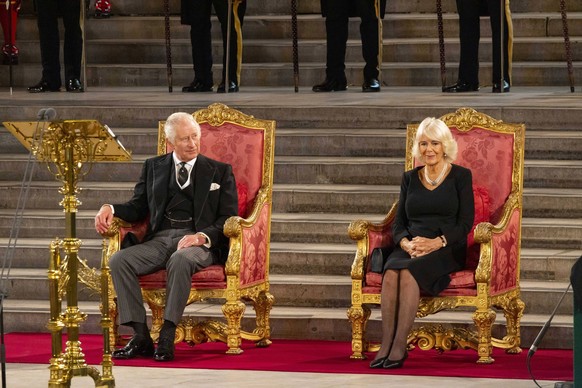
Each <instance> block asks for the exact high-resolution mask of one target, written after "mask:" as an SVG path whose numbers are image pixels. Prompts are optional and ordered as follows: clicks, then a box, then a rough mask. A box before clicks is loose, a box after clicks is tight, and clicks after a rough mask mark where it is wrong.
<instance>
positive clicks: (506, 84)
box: [491, 81, 510, 93]
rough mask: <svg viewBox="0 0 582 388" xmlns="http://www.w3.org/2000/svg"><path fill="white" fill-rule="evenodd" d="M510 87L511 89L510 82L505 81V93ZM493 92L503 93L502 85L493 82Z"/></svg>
mask: <svg viewBox="0 0 582 388" xmlns="http://www.w3.org/2000/svg"><path fill="white" fill-rule="evenodd" d="M509 89H510V86H509V82H507V81H503V93H507V92H509ZM491 92H493V93H501V87H500V86H499V84H498V83H494V84H493V88H492V90H491Z"/></svg>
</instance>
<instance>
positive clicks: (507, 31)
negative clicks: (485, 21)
mask: <svg viewBox="0 0 582 388" xmlns="http://www.w3.org/2000/svg"><path fill="white" fill-rule="evenodd" d="M502 3H504V4H505V6H504V9H503V28H502V25H501V19H502V18H501V11H502V10H501V5H502ZM457 12H458V13H459V38H460V41H461V55H460V60H459V76H458V78H457V83H456V84H454V85H451V86H447V87H446V88H444V89H443V91H444V92H448V93H461V92H472V91H477V90H479V37H480V26H479V17H480V16H481V15H489V18H490V20H491V39H492V42H491V43H492V57H493V69H492V73H493V74H492V76H493V88H492V91H493V93H502V92H509V89H510V87H511V57H512V51H513V25H512V23H511V11H510V10H509V0H505V1H500V0H457ZM502 32H503V37H502V36H501V34H502ZM502 41H503V57H502V54H501V51H502V50H501V45H502V44H501V42H502ZM502 58H503V60H502ZM502 65H503V74H502V72H501V67H502Z"/></svg>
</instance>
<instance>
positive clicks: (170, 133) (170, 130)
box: [164, 112, 200, 144]
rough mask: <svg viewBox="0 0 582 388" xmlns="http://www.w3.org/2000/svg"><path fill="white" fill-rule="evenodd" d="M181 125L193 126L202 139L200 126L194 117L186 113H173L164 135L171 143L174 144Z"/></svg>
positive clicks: (167, 121) (167, 122)
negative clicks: (177, 129) (177, 130)
mask: <svg viewBox="0 0 582 388" xmlns="http://www.w3.org/2000/svg"><path fill="white" fill-rule="evenodd" d="M180 125H191V126H193V127H194V128H195V130H196V132H197V133H198V136H199V137H200V125H199V124H198V123H197V122H196V120H195V119H194V116H192V115H191V114H190V113H186V112H176V113H172V114H171V115H170V116H169V117H168V119H167V120H166V123H165V124H164V133H165V135H166V139H167V140H168V141H169V142H170V143H172V144H174V142H175V140H176V128H177V127H178V126H180Z"/></svg>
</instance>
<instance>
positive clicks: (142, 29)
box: [0, 0, 582, 87]
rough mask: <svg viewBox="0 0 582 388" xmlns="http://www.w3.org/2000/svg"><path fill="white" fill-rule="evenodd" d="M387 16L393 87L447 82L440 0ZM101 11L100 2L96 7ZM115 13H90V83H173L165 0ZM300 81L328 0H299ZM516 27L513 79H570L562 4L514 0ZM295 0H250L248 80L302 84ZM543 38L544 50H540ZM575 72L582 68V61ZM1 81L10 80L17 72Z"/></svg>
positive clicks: (352, 52)
mask: <svg viewBox="0 0 582 388" xmlns="http://www.w3.org/2000/svg"><path fill="white" fill-rule="evenodd" d="M31 3H32V2H25V4H23V9H22V11H21V14H22V16H21V19H20V22H19V24H18V45H19V47H20V53H21V54H20V65H18V66H15V67H14V69H13V84H14V86H16V87H25V86H27V85H32V84H34V83H36V82H37V81H38V80H39V78H40V74H41V66H40V54H39V49H38V46H39V45H38V31H37V28H36V19H35V17H34V12H33V9H32V5H31ZM388 4H389V5H388V9H387V11H388V13H387V15H386V17H385V20H384V24H383V25H384V28H383V35H384V47H383V64H382V69H383V72H382V81H383V83H384V84H385V85H389V86H440V82H441V81H440V80H441V77H440V70H439V48H438V40H437V21H436V14H435V4H434V2H430V1H421V0H415V1H408V0H395V1H390V2H388ZM566 5H567V10H568V11H569V15H568V17H569V31H570V35H571V43H572V52H573V60H574V61H580V60H582V49H581V48H580V44H579V40H580V37H581V36H582V4H581V3H580V2H579V1H575V0H568V1H567V2H566ZM179 9H180V6H179V1H178V0H172V1H170V12H171V15H172V16H171V34H172V42H173V43H172V54H173V55H172V57H173V84H174V85H175V86H180V87H181V86H182V85H185V84H188V83H189V82H190V81H191V80H192V78H193V72H192V65H191V51H190V41H189V27H187V26H181V25H180V19H179ZM91 10H92V8H91ZM443 12H444V30H445V34H444V36H445V41H446V61H447V66H448V71H447V82H450V83H452V82H454V81H455V80H456V72H457V63H458V57H459V44H458V23H457V15H456V13H455V12H456V8H455V2H454V0H444V1H443ZM112 13H113V16H112V17H111V18H109V19H93V18H90V16H91V15H90V12H89V14H88V16H89V17H88V18H87V20H86V23H85V31H86V63H87V67H86V69H87V70H86V73H87V80H86V84H87V85H88V86H165V85H167V71H166V64H165V63H166V50H165V40H164V18H163V10H162V2H143V1H137V0H116V1H114V2H113V10H112ZM298 13H299V17H298V35H299V62H300V71H299V82H300V85H301V86H310V85H313V84H314V83H317V82H319V81H321V80H322V79H323V77H324V74H325V72H324V69H325V51H326V49H325V27H324V20H323V18H322V17H321V16H320V15H319V0H299V1H298ZM512 13H513V20H514V30H515V46H514V56H513V61H514V62H513V69H514V71H513V84H514V86H520V85H540V86H548V85H568V75H567V71H566V63H565V49H564V41H563V35H562V22H561V19H560V13H559V5H558V3H556V2H551V1H549V0H533V1H528V2H513V3H512ZM358 23H359V21H358V20H357V19H354V20H353V21H352V22H351V24H350V37H349V42H348V49H347V55H346V66H347V69H346V72H347V75H348V80H349V82H350V83H351V84H353V85H356V86H359V85H360V84H361V81H362V74H361V73H362V67H363V66H362V63H361V62H362V58H361V48H360V41H359V29H358ZM291 31H292V25H291V17H290V2H289V1H281V0H278V1H273V0H253V1H249V3H248V10H247V17H246V18H245V23H244V27H243V36H244V50H243V51H244V54H243V71H242V80H241V85H243V86H290V87H291V86H292V85H293V82H294V81H293V79H294V78H293V65H292V56H293V54H292V53H293V50H292V43H291ZM213 34H214V35H213V46H214V48H213V52H214V62H215V64H216V65H215V68H214V71H215V77H214V78H215V80H218V79H219V77H220V76H219V74H220V69H221V65H220V64H221V63H222V59H221V55H222V54H221V52H222V51H221V45H222V43H221V40H220V28H219V25H218V22H217V21H216V20H214V27H213ZM482 36H483V37H484V38H483V39H482V43H481V50H480V56H481V66H480V68H481V83H482V85H483V86H485V85H488V84H489V83H490V82H491V80H490V74H491V64H490V54H491V42H490V38H489V37H490V28H489V23H488V20H487V19H483V22H482ZM540 47H543V49H539V48H540ZM574 70H575V79H582V70H581V69H580V67H575V69H574ZM3 73H4V74H3V75H2V76H1V77H0V86H6V85H8V84H9V76H8V72H3Z"/></svg>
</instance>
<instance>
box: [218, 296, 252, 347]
mask: <svg viewBox="0 0 582 388" xmlns="http://www.w3.org/2000/svg"><path fill="white" fill-rule="evenodd" d="M245 308H246V306H245V304H244V303H243V302H241V301H240V300H237V301H234V302H227V303H225V304H224V305H223V306H222V313H223V314H224V316H225V317H226V322H227V345H228V350H227V351H226V353H227V354H240V353H242V352H243V350H242V349H241V348H240V344H241V336H240V325H241V320H242V316H243V314H244V312H245Z"/></svg>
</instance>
